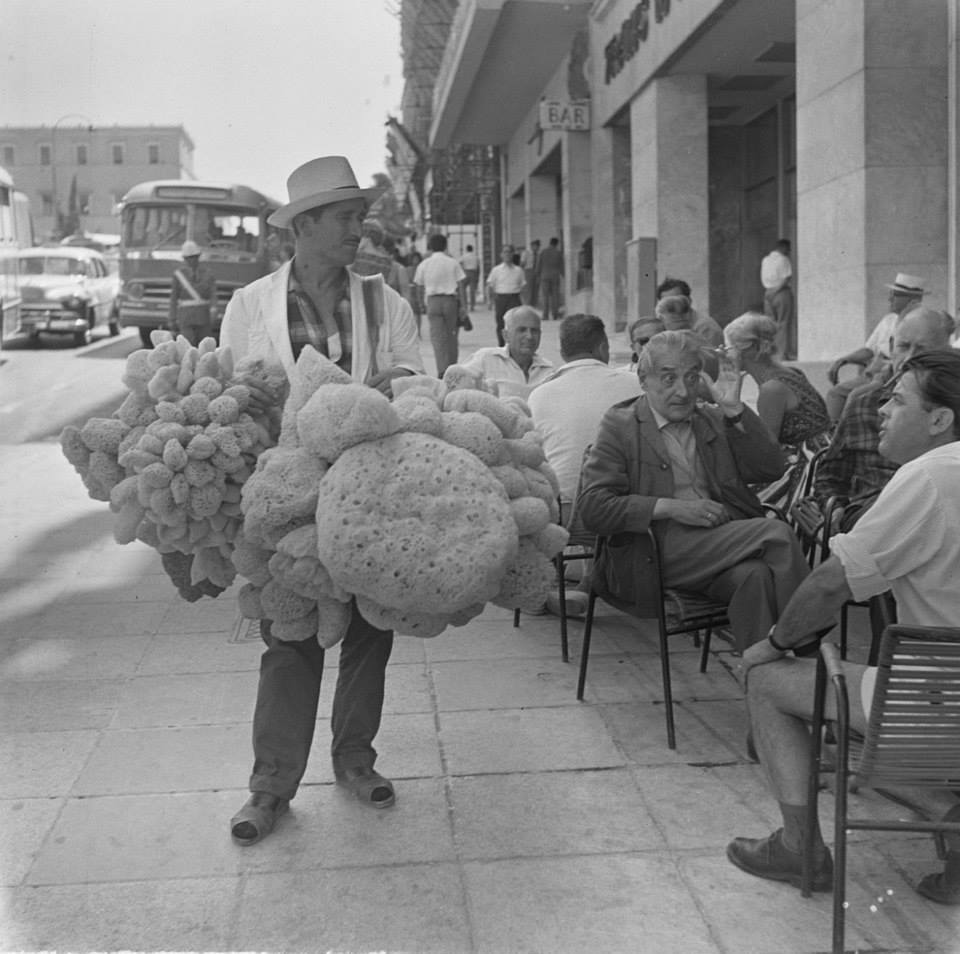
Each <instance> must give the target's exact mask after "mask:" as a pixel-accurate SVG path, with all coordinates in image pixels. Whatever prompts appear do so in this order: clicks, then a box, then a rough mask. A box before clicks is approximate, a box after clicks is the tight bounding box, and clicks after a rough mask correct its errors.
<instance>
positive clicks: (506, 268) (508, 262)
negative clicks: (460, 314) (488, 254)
mask: <svg viewBox="0 0 960 954" xmlns="http://www.w3.org/2000/svg"><path fill="white" fill-rule="evenodd" d="M525 287H526V279H525V278H524V272H523V269H522V268H521V267H520V266H519V265H515V264H514V261H513V246H512V245H504V246H503V248H502V249H500V264H499V265H494V266H493V268H491V269H490V273H489V274H488V275H487V291H488V292H489V295H490V301H491V303H492V304H493V314H494V321H495V324H496V329H497V344H498V345H500V347H501V348H502V347H503V346H504V344H506V341H505V339H504V336H503V322H504V317H505V316H506V314H507V312H508V311H509V310H510V309H511V308H519V307H520V305H521V304H523V302H522V301H521V299H520V292H521V291H523V289H524V288H525Z"/></svg>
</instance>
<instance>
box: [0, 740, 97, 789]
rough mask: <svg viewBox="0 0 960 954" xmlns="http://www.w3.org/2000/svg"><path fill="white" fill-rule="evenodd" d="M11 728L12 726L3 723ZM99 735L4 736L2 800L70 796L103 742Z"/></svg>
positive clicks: (0, 755) (0, 751)
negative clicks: (81, 773)
mask: <svg viewBox="0 0 960 954" xmlns="http://www.w3.org/2000/svg"><path fill="white" fill-rule="evenodd" d="M0 724H9V723H0ZM99 737H100V735H99V733H98V732H96V731H93V730H89V731H66V732H10V731H4V732H3V733H2V734H0V764H2V765H4V766H6V768H5V769H4V771H3V772H2V773H0V798H15V799H18V798H46V797H51V798H55V797H57V796H59V795H66V794H67V793H68V792H69V791H70V790H71V788H72V787H73V784H74V782H75V781H76V779H77V777H78V776H79V774H80V772H81V771H82V769H83V767H84V765H85V764H86V762H87V759H89V757H90V753H91V752H92V751H93V749H94V748H95V746H96V745H97V741H98V740H99Z"/></svg>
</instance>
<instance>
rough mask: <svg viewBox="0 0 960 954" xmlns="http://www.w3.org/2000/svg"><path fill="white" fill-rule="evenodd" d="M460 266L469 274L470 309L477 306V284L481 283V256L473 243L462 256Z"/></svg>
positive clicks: (465, 273) (464, 272)
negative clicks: (474, 248)
mask: <svg viewBox="0 0 960 954" xmlns="http://www.w3.org/2000/svg"><path fill="white" fill-rule="evenodd" d="M460 267H461V268H462V269H463V274H464V275H466V276H467V294H468V296H469V298H470V310H471V311H473V310H474V309H475V308H476V307H477V286H478V285H479V284H480V256H479V255H477V253H476V252H475V251H474V250H473V246H472V245H468V246H467V250H466V251H465V252H464V253H463V255H461V256H460Z"/></svg>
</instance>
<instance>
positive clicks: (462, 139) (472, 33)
mask: <svg viewBox="0 0 960 954" xmlns="http://www.w3.org/2000/svg"><path fill="white" fill-rule="evenodd" d="M590 7H591V2H590V0H462V2H461V4H460V6H459V8H458V9H457V13H456V17H455V19H454V22H453V25H452V26H451V29H450V36H449V39H448V41H447V48H446V51H445V53H444V59H443V64H442V65H441V67H440V72H439V74H438V76H437V85H436V89H435V90H434V96H433V124H432V126H431V130H430V146H431V148H434V149H443V148H445V147H447V146H448V145H449V144H450V143H453V142H457V143H467V144H471V145H488V146H494V145H500V144H502V143H505V142H507V141H508V140H509V139H510V137H511V136H512V135H513V133H514V131H515V130H516V128H517V126H518V125H519V124H520V123H521V121H522V120H523V117H524V116H525V115H526V114H527V113H528V112H529V111H530V109H531V107H532V106H533V104H534V103H535V102H536V101H537V99H538V98H539V97H540V94H541V93H542V92H543V89H544V87H545V86H546V84H547V82H548V81H549V80H550V77H551V76H553V74H554V73H555V72H556V70H557V67H558V66H559V65H560V63H561V61H562V60H563V58H564V57H565V56H566V55H567V53H569V52H570V44H571V42H572V41H573V38H574V36H575V35H576V33H577V31H578V30H580V29H581V28H583V27H585V26H586V24H587V18H588V15H589V12H590Z"/></svg>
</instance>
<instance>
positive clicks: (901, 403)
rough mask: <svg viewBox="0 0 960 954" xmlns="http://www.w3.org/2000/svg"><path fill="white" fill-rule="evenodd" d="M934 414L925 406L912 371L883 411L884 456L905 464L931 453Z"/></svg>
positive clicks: (881, 438) (894, 391)
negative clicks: (928, 452)
mask: <svg viewBox="0 0 960 954" xmlns="http://www.w3.org/2000/svg"><path fill="white" fill-rule="evenodd" d="M933 413H934V411H933V410H930V409H927V408H925V407H924V406H923V398H922V396H921V394H920V385H919V383H918V382H917V376H916V374H914V373H913V372H912V371H908V372H907V373H906V374H904V375H903V377H901V378H900V380H899V381H897V386H896V387H895V388H894V389H893V394H892V395H891V397H890V399H889V400H888V401H887V402H886V404H884V405H883V406H882V407H881V408H880V445H879V451H880V453H881V454H883V456H884V457H886V458H887V459H888V460H892V461H893V462H894V463H895V464H905V463H907V461H910V460H913V459H914V458H915V457H919V456H920V455H921V454H924V453H926V452H927V451H928V450H930V448H931V447H932V446H933V439H932V435H931V433H930V415H931V414H933Z"/></svg>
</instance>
